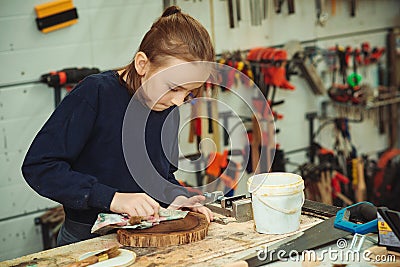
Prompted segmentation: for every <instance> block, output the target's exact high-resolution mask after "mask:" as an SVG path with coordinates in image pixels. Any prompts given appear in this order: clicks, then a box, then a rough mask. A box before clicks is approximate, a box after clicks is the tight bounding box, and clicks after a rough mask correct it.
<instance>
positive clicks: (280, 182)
mask: <svg viewBox="0 0 400 267" xmlns="http://www.w3.org/2000/svg"><path fill="white" fill-rule="evenodd" d="M247 187H248V190H249V192H250V193H251V194H252V195H251V198H252V201H251V202H252V207H253V216H254V223H255V226H256V231H257V232H259V233H263V234H285V233H290V232H294V231H296V230H298V229H299V227H300V215H301V207H302V206H303V204H304V198H305V196H304V181H303V179H302V178H301V176H300V175H297V174H294V173H284V172H273V173H262V174H257V175H254V176H252V177H250V178H249V180H248V181H247Z"/></svg>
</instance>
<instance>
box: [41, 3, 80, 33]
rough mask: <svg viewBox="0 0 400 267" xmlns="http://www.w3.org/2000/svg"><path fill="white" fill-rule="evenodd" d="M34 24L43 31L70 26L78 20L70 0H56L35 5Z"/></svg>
mask: <svg viewBox="0 0 400 267" xmlns="http://www.w3.org/2000/svg"><path fill="white" fill-rule="evenodd" d="M35 12H36V17H37V18H36V25H37V27H38V29H39V30H40V31H41V32H43V33H48V32H51V31H55V30H58V29H61V28H64V27H68V26H71V25H73V24H75V23H77V22H78V12H77V10H76V8H75V7H74V5H73V3H72V0H57V1H53V2H48V3H43V4H40V5H37V6H35Z"/></svg>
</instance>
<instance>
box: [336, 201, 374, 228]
mask: <svg viewBox="0 0 400 267" xmlns="http://www.w3.org/2000/svg"><path fill="white" fill-rule="evenodd" d="M360 222H361V223H360ZM334 226H335V228H339V229H342V230H345V231H347V232H350V233H353V234H354V233H358V234H367V233H372V232H377V231H378V219H377V208H376V207H375V206H374V205H373V204H372V203H370V202H367V201H364V202H359V203H356V204H354V205H351V206H349V207H346V208H344V209H341V210H339V211H338V212H337V213H336V218H335V222H334Z"/></svg>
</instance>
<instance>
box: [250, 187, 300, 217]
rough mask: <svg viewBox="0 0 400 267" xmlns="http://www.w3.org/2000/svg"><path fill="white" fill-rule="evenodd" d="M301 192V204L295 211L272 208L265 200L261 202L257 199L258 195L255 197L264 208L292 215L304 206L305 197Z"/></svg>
mask: <svg viewBox="0 0 400 267" xmlns="http://www.w3.org/2000/svg"><path fill="white" fill-rule="evenodd" d="M301 192H302V203H301V205H300V207H299V208H296V209H291V210H288V209H284V208H278V207H274V206H273V205H271V204H268V203H267V202H266V201H265V200H263V199H261V198H260V197H258V195H255V196H256V197H257V198H258V200H260V201H261V202H262V203H264V204H265V205H266V206H268V207H269V208H271V209H273V210H276V211H280V212H282V213H285V214H294V213H296V212H298V211H299V210H300V209H301V207H302V206H303V204H304V201H305V200H306V196H305V195H304V191H301ZM253 196H254V194H253Z"/></svg>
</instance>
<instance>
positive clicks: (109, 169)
mask: <svg viewBox="0 0 400 267" xmlns="http://www.w3.org/2000/svg"><path fill="white" fill-rule="evenodd" d="M131 98H132V97H131V96H130V95H129V93H128V91H127V89H126V88H125V87H124V86H123V85H121V84H120V82H119V80H118V74H117V73H116V72H115V71H106V72H103V73H100V74H95V75H91V76H89V77H87V78H85V79H84V80H83V81H81V82H80V83H79V84H78V85H77V86H76V87H75V88H74V90H72V92H71V93H70V94H69V95H67V96H66V97H65V98H64V99H63V101H62V102H61V103H60V105H59V106H58V107H57V108H56V110H55V111H54V112H53V114H52V115H51V116H50V118H49V119H48V121H47V122H46V123H45V124H44V126H43V127H42V129H41V130H40V131H39V133H38V134H37V136H36V137H35V139H34V140H33V142H32V144H31V146H30V148H29V150H28V152H27V155H26V157H25V160H24V162H23V165H22V172H23V175H24V177H25V180H26V181H27V183H28V184H29V185H30V186H31V187H32V188H33V189H34V190H35V191H36V192H38V193H39V194H40V195H42V196H44V197H47V198H49V199H52V200H54V201H57V202H59V203H61V204H62V205H63V206H64V210H65V214H66V217H67V218H69V219H71V220H74V221H77V222H82V223H88V224H93V223H94V221H95V220H96V218H97V214H98V213H100V212H110V204H111V201H112V198H113V196H114V194H115V192H131V193H141V192H144V191H143V189H142V188H141V187H140V186H139V185H138V184H137V183H136V182H135V180H134V179H133V177H132V175H131V172H130V171H129V169H128V167H127V164H126V162H125V158H124V153H123V147H122V127H123V120H124V115H125V111H126V109H127V107H128V104H129V102H130V100H131ZM172 110H174V111H176V110H177V108H175V109H173V107H171V108H169V109H167V110H165V111H161V112H156V111H149V118H148V123H147V125H148V126H146V128H147V127H151V129H150V130H149V131H148V130H147V129H146V141H145V143H146V147H147V148H148V154H149V158H150V161H151V162H152V163H153V165H154V167H155V169H156V170H157V172H158V173H159V174H160V175H161V176H162V177H163V178H164V179H166V180H168V181H169V182H171V183H172V184H174V185H179V183H178V181H176V179H175V176H174V174H173V173H174V172H175V171H176V170H177V167H176V166H177V158H178V141H177V136H174V137H173V139H171V140H170V141H168V143H169V144H172V146H170V148H169V150H170V151H169V152H168V153H169V154H170V155H168V157H167V156H166V155H165V152H163V151H162V146H161V137H160V132H161V127H162V125H163V122H164V121H165V119H166V117H167V116H168V115H171V114H172V113H173V114H172V117H173V118H174V120H175V126H174V127H176V129H177V127H178V124H179V113H178V112H171V111H172ZM176 133H177V130H176ZM170 157H172V159H173V162H172V163H171V158H170ZM157 186H159V185H157V184H155V185H154V187H157ZM164 187H166V188H161V189H160V190H161V191H162V192H163V193H164V194H165V199H167V200H168V201H169V202H172V201H173V199H174V198H175V197H176V196H178V195H186V196H187V191H186V190H185V189H184V188H183V187H177V186H172V187H170V188H168V186H164ZM161 204H162V205H163V204H164V206H165V203H161Z"/></svg>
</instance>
